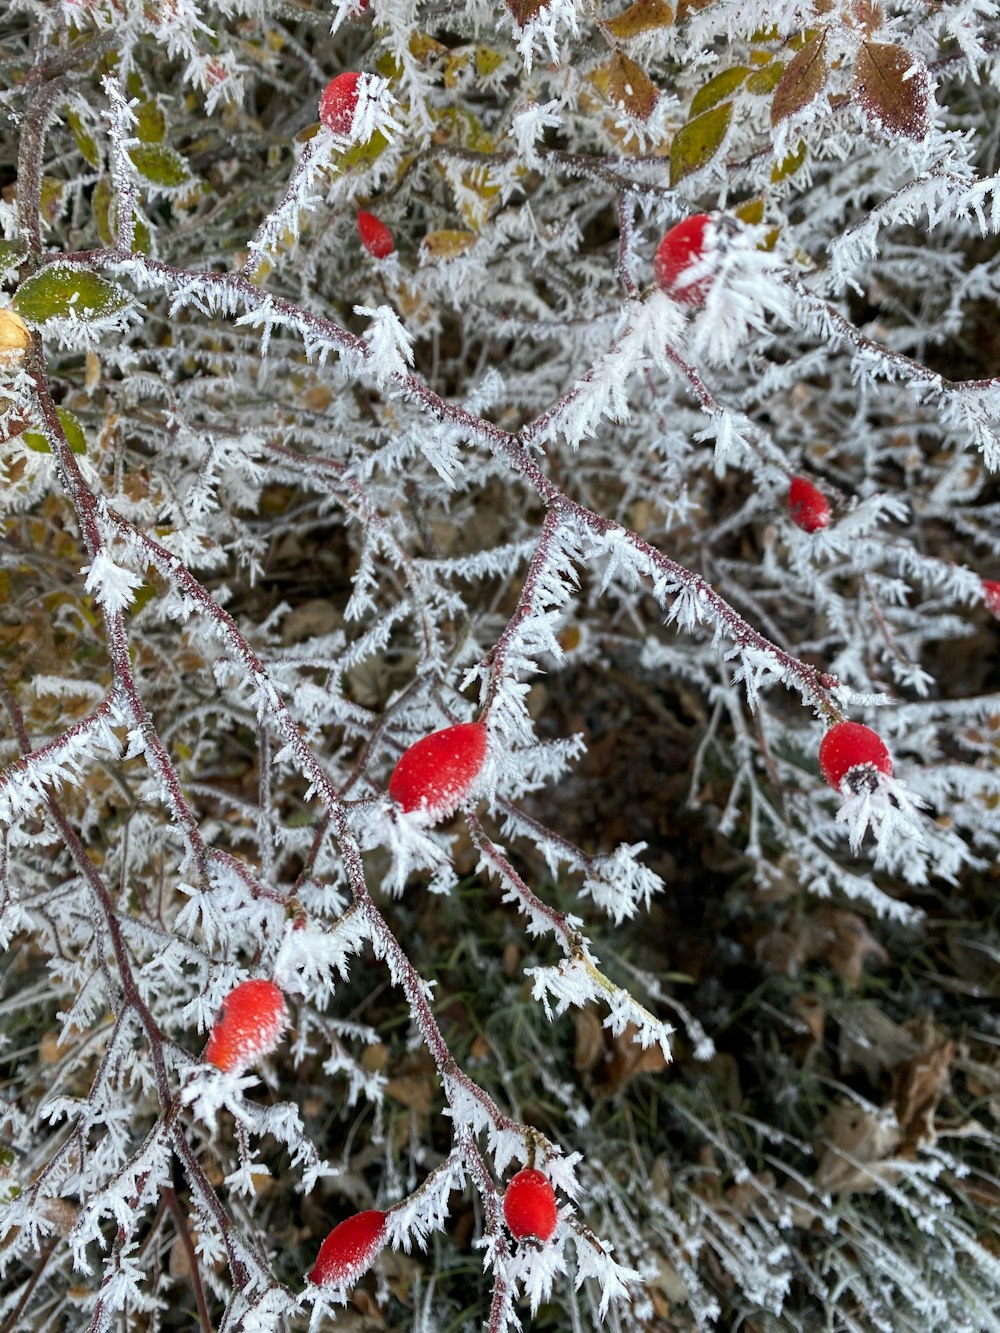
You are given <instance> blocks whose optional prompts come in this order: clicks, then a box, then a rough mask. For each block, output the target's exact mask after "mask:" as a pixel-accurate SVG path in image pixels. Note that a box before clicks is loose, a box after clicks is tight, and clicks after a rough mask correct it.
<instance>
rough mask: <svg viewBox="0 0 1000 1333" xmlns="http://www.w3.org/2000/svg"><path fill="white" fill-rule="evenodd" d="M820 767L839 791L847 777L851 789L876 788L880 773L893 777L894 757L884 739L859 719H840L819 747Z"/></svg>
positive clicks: (824, 775) (826, 777)
mask: <svg viewBox="0 0 1000 1333" xmlns="http://www.w3.org/2000/svg"><path fill="white" fill-rule="evenodd" d="M819 767H820V772H821V773H822V774H823V777H824V778H825V779H826V780H827V782H828V783H829V784H830V786H831V787H833V788H834V789H835V790H836V791H840V789H841V784H842V783H843V781H844V779H845V778H846V779H847V785H848V787H849V788H850V789H851V791H855V792H857V791H861V790H862V789H864V788H868V790H869V791H872V790H874V788H875V785H876V783H877V780H878V779H877V776H876V775H877V773H883V774H884V775H885V776H886V777H887V778H889V777H892V758H891V756H890V754H889V751H888V750H887V749H886V746H885V741H883V739H882V737H881V736H879V735H878V734H877V732H874V731H872V729H871V727H866V726H863V725H862V723H860V722H837V723H836V724H835V725H834V726H832V727H831V728H830V730H829V731H828V732H827V733H826V735H825V736H824V737H823V740H822V741H821V742H820V747H819Z"/></svg>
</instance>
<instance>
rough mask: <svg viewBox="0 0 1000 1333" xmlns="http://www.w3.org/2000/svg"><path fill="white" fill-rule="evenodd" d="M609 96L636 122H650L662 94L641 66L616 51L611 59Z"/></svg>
mask: <svg viewBox="0 0 1000 1333" xmlns="http://www.w3.org/2000/svg"><path fill="white" fill-rule="evenodd" d="M608 96H609V97H610V98H611V100H612V101H613V102H617V103H618V105H619V106H621V107H624V108H625V110H626V111H627V112H628V114H629V115H630V116H634V117H635V118H636V120H648V119H649V117H650V116H651V115H652V113H653V108H654V107H655V106H656V101H657V98H658V97H659V96H660V92H659V89H658V88H657V86H656V84H655V83H654V82H653V80H652V79H651V78H650V77H649V75H648V74H647V73H646V71H645V70H644V69H643V68H642V66H641V65H637V64H636V63H635V61H634V60H630V59H629V57H628V56H626V55H622V53H621V51H616V52H615V53H614V55H613V56H612V57H611V73H610V75H609V77H608Z"/></svg>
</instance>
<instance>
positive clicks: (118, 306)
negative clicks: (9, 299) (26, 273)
mask: <svg viewBox="0 0 1000 1333" xmlns="http://www.w3.org/2000/svg"><path fill="white" fill-rule="evenodd" d="M128 303H129V295H128V292H126V291H125V290H124V289H123V288H121V287H119V286H118V285H117V284H116V283H113V282H106V281H105V279H104V278H99V277H98V276H97V274H96V273H91V271H90V269H86V268H75V267H73V266H71V265H69V264H50V265H49V266H48V268H43V269H42V271H41V272H40V273H35V274H33V276H32V277H30V278H28V279H27V280H26V281H25V282H22V283H21V285H20V287H18V289H17V291H16V292H15V293H14V301H13V305H14V308H15V309H16V310H17V312H18V314H19V315H21V316H22V317H23V318H24V319H26V320H28V321H29V323H32V324H44V323H45V321H46V320H47V319H70V318H72V317H74V316H75V317H76V318H77V319H80V320H88V319H107V318H108V317H109V316H111V315H114V314H116V313H117V312H118V311H119V310H123V309H124V308H125V306H127V305H128Z"/></svg>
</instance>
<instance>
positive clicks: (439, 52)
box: [410, 32, 448, 64]
mask: <svg viewBox="0 0 1000 1333" xmlns="http://www.w3.org/2000/svg"><path fill="white" fill-rule="evenodd" d="M447 54H448V48H447V47H446V46H445V45H444V44H443V43H441V42H438V41H435V40H434V38H433V37H430V36H428V34H427V33H426V32H415V33H414V34H413V36H412V37H411V38H410V55H411V56H413V58H414V60H419V61H420V63H421V64H424V63H425V61H428V60H430V58H431V56H446V55H447Z"/></svg>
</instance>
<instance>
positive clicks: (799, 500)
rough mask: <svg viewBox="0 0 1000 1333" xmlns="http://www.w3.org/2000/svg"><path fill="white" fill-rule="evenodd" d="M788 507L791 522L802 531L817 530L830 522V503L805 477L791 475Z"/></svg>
mask: <svg viewBox="0 0 1000 1333" xmlns="http://www.w3.org/2000/svg"><path fill="white" fill-rule="evenodd" d="M788 508H789V509H790V510H791V513H792V522H793V523H794V524H795V526H796V527H797V528H801V529H802V531H803V532H818V531H819V529H820V528H825V527H826V526H827V524H828V523H829V522H830V505H829V502H828V501H827V498H826V496H825V495H824V494H823V492H822V491H821V490H819V488H818V487H816V486H814V485H813V484H812V482H811V481H806V479H805V477H793V478H792V484H791V485H790V486H789V488H788Z"/></svg>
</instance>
